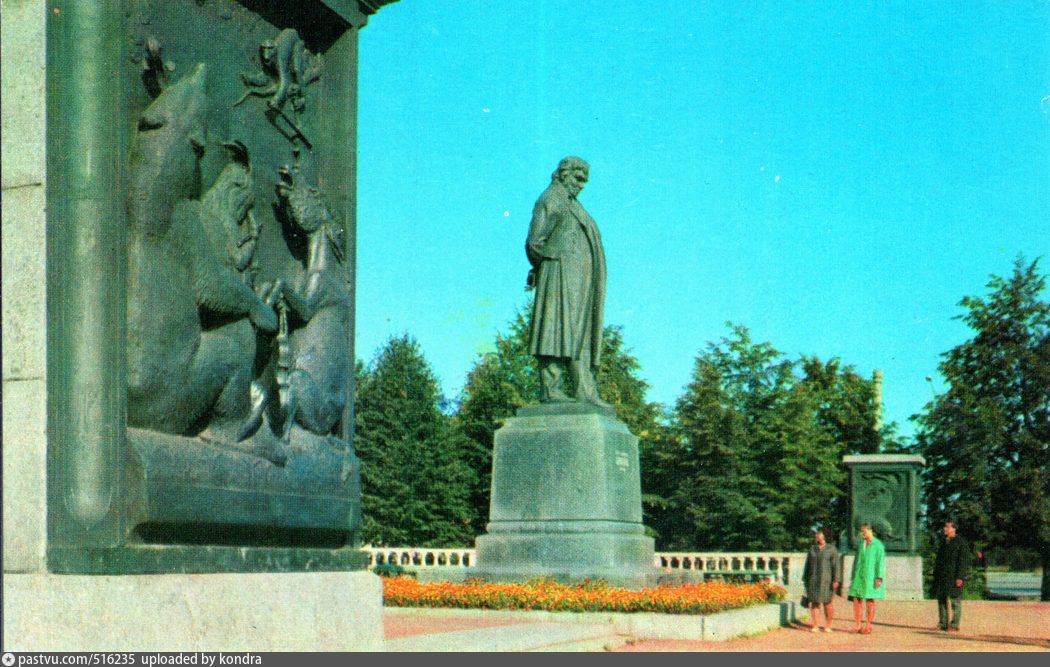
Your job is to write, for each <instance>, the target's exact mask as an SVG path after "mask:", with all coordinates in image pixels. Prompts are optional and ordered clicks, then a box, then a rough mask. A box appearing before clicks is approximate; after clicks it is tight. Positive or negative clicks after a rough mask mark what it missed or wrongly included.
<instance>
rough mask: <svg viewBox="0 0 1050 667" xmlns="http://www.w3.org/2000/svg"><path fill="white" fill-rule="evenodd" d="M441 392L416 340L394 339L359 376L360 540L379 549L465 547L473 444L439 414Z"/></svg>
mask: <svg viewBox="0 0 1050 667" xmlns="http://www.w3.org/2000/svg"><path fill="white" fill-rule="evenodd" d="M440 399H441V395H440V391H439V390H438V384H437V380H436V378H435V377H434V374H433V372H432V371H431V369H430V367H429V365H428V364H427V362H426V359H425V358H424V357H423V354H422V352H421V351H420V349H419V345H418V343H416V341H415V340H413V339H412V338H411V337H409V336H407V335H404V336H400V337H394V338H391V339H390V340H389V341H387V343H386V345H385V346H384V347H383V348H382V349H381V350H380V351H379V352H378V353H377V355H376V357H375V359H374V360H373V361H372V362H371V363H370V364H369V365H368V366H367V367H366V368H363V369H361V370H360V371H359V373H358V386H357V392H356V396H355V434H354V445H355V447H356V449H357V454H358V456H359V458H360V459H361V483H362V497H363V508H362V509H363V515H364V517H363V522H362V523H363V525H362V537H363V539H364V540H365V541H366V542H371V543H373V544H382V545H420V546H463V545H466V544H468V543H469V542H470V538H471V537H472V531H471V530H470V524H471V520H472V518H473V516H472V513H471V507H470V502H469V498H470V492H471V490H472V489H473V487H474V486H475V485H476V477H475V474H474V472H473V470H472V468H471V467H470V466H469V465H468V464H467V462H466V461H465V458H466V453H465V450H466V449H467V448H468V447H469V446H470V445H471V444H472V443H469V442H467V441H465V439H463V438H462V437H460V435H459V434H458V433H457V431H456V430H455V429H454V428H453V426H452V424H451V421H450V419H449V418H448V417H447V416H445V415H443V414H442V413H441V411H440V409H439V407H438V406H439V404H440Z"/></svg>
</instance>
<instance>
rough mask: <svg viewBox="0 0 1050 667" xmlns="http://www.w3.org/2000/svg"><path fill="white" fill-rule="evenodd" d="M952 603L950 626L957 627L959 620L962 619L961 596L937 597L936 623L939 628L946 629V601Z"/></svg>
mask: <svg viewBox="0 0 1050 667" xmlns="http://www.w3.org/2000/svg"><path fill="white" fill-rule="evenodd" d="M949 601H951V603H952V620H951V627H953V628H955V629H956V630H958V629H959V621H961V620H962V598H961V597H958V598H953V597H943V598H937V616H938V623H937V624H938V625H939V626H940V628H941V630H947V629H948V625H949V624H948V602H949Z"/></svg>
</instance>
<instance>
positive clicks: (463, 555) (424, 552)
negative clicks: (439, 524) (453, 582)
mask: <svg viewBox="0 0 1050 667" xmlns="http://www.w3.org/2000/svg"><path fill="white" fill-rule="evenodd" d="M361 550H362V551H365V552H367V553H368V569H370V570H371V569H373V568H375V567H376V566H377V565H388V564H389V565H400V566H401V567H413V568H421V567H473V565H474V563H475V562H476V561H477V553H478V552H477V551H475V550H474V549H428V548H426V547H373V546H365V547H362V549H361Z"/></svg>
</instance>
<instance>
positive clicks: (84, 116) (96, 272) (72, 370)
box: [0, 0, 389, 651]
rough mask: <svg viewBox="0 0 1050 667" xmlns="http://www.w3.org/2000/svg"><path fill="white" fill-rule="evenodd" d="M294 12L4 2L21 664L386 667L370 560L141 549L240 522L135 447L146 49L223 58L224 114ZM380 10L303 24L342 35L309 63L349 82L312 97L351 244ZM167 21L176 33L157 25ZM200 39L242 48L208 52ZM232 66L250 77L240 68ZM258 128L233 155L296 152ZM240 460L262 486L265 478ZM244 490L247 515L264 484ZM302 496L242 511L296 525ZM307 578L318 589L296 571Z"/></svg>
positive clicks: (315, 8) (10, 498)
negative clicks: (133, 216)
mask: <svg viewBox="0 0 1050 667" xmlns="http://www.w3.org/2000/svg"><path fill="white" fill-rule="evenodd" d="M277 4H281V3H277ZM277 4H275V3H239V2H236V1H235V0H213V1H212V2H209V3H179V4H178V5H177V6H176V4H175V3H164V2H154V3H151V2H146V1H143V2H136V3H130V2H120V1H119V0H117V1H112V0H111V1H105V2H104V1H102V0H77V2H66V3H49V2H43V1H41V0H10V1H7V0H5V2H4V4H3V11H2V13H0V25H2V36H3V38H2V42H3V45H4V48H3V50H2V57H3V65H2V69H3V78H2V95H0V101H2V104H3V113H2V118H3V131H2V140H3V160H2V167H3V172H2V173H3V200H4V205H3V208H2V212H3V225H2V236H3V240H2V250H3V273H4V281H3V299H2V302H3V319H2V322H3V340H4V345H3V398H4V400H3V402H2V409H3V428H4V433H3V454H4V466H3V487H4V507H3V512H4V522H3V531H4V534H3V550H4V551H3V556H4V559H3V563H4V578H3V602H4V614H3V624H4V625H3V630H4V632H3V635H4V638H5V646H4V649H5V650H11V651H56V650H62V651H92V650H95V651H97V650H108V651H127V650H140V651H173V650H186V651H195V650H197V651H200V650H206V651H244V650H252V651H260V650H271V651H272V650H304V651H305V650H361V649H365V650H377V649H379V648H380V647H381V641H382V619H381V614H382V609H381V607H382V602H381V595H382V593H381V583H380V581H379V580H378V578H377V577H375V576H374V575H371V574H369V573H366V572H364V571H361V569H360V568H361V567H363V562H362V561H361V559H360V558H356V557H354V556H352V555H351V556H349V557H345V556H343V555H341V552H345V551H347V550H346V549H330V548H324V547H323V546H322V547H316V548H313V549H306V550H300V549H295V548H294V547H286V548H283V549H268V548H265V545H254V546H255V547H256V548H254V549H253V548H252V546H253V545H235V546H231V545H229V544H227V545H225V546H221V547H220V546H216V545H214V544H208V543H205V544H191V543H188V542H186V541H183V542H180V543H165V544H157V543H149V544H144V543H143V541H142V536H141V535H140V534H138V533H136V532H135V530H134V528H135V523H136V522H137V521H142V520H143V519H144V518H148V517H149V516H150V515H151V513H154V512H156V511H157V509H158V508H163V507H165V506H166V507H167V508H168V509H167V510H165V511H169V512H172V513H177V512H183V511H185V512H189V513H190V515H192V516H193V517H197V518H198V520H199V517H200V516H201V514H202V512H205V511H213V510H214V509H218V510H219V511H222V510H223V509H224V508H223V507H221V506H220V507H214V508H202V507H194V506H192V505H189V504H187V503H183V502H182V497H179V496H173V495H171V494H170V491H172V490H173V489H174V488H175V487H173V486H171V485H168V486H166V487H164V488H161V487H158V488H155V489H152V490H151V486H150V485H152V484H156V478H157V477H158V476H161V477H162V476H163V475H164V474H165V473H170V474H171V475H172V477H173V478H174V477H176V476H178V475H180V474H182V473H184V472H185V470H184V469H182V468H179V467H178V466H175V465H170V462H169V465H166V466H157V468H156V470H152V471H150V474H148V475H147V474H145V473H144V471H143V469H144V464H143V460H142V458H141V457H140V455H139V454H138V453H136V451H135V450H134V448H133V447H131V444H132V443H131V438H130V437H129V431H128V429H127V428H126V415H127V408H126V406H127V390H126V374H127V373H126V353H125V349H126V347H127V344H126V341H127V335H126V330H127V325H126V319H125V318H126V291H127V290H126V287H125V286H126V284H127V279H126V275H127V273H126V266H127V248H126V238H127V237H126V233H127V215H126V200H127V188H128V184H127V176H128V145H129V132H134V131H135V130H134V128H135V127H136V125H137V124H138V123H137V121H138V114H139V113H140V112H141V111H142V109H141V107H142V104H143V103H142V99H143V96H144V93H143V92H142V90H141V88H142V85H143V62H142V47H143V43H144V40H143V39H141V37H142V36H144V35H146V34H149V35H150V36H154V37H159V38H161V39H160V41H161V42H162V43H163V46H164V47H165V48H166V51H165V57H166V58H167V59H168V60H169V61H170V66H171V67H170V70H166V71H170V72H171V82H172V83H174V82H175V81H177V80H179V79H181V78H183V77H184V76H185V75H186V74H187V73H189V72H190V71H191V68H192V66H193V65H194V64H195V63H196V62H204V61H205V60H208V61H209V64H210V65H211V70H210V71H212V72H217V71H218V70H219V68H218V67H216V66H215V65H216V64H221V65H223V66H224V68H225V69H226V71H227V72H228V74H229V76H226V77H217V78H216V79H214V80H213V81H212V86H211V92H213V93H214V92H215V91H219V92H221V93H223V94H226V95H227V96H228V95H229V94H231V90H232V88H233V87H239V86H241V85H242V84H241V83H240V81H241V80H240V78H239V76H238V72H239V71H240V70H242V69H247V68H248V67H249V66H250V65H251V62H252V61H251V56H252V55H254V52H255V51H257V50H258V48H259V44H260V41H259V40H260V39H266V38H272V37H273V36H275V35H277V33H278V30H279V29H281V28H285V27H288V23H287V22H288V21H289V20H290V19H288V16H287V15H286V14H282V13H281V12H282V11H283V10H281V9H276V10H275V9H273V7H277ZM384 4H389V3H388V2H386V1H385V0H361V1H358V0H331V1H323V0H314V1H307V0H304V1H303V2H300V3H294V7H292V9H290V10H288V11H293V10H294V11H299V12H307V11H311V12H314V14H312V15H311V16H317V17H325V18H326V20H324V21H307V20H302V21H299V23H300V24H304V25H306V26H307V28H314V29H315V30H317V31H318V33H317V34H316V35H310V41H311V46H314V45H317V46H314V48H317V49H323V48H327V49H328V54H329V55H330V59H329V60H330V62H331V63H332V69H331V70H330V71H329V72H328V76H327V77H325V78H324V79H323V82H322V83H320V84H318V85H317V86H315V88H317V91H318V92H317V93H314V98H315V99H316V98H320V100H319V104H318V108H319V109H320V110H321V111H322V112H323V115H324V117H325V118H332V119H334V120H332V121H331V122H329V123H317V124H316V125H315V127H316V128H317V135H315V137H314V140H315V141H316V142H318V143H319V144H320V143H322V142H323V143H324V145H323V151H324V155H323V156H322V158H321V159H320V160H319V162H320V164H319V166H317V168H316V172H317V174H319V175H320V177H322V181H323V182H321V183H320V185H321V186H322V187H323V188H325V189H326V191H327V192H329V193H331V195H332V200H333V203H334V206H335V208H336V210H337V215H341V216H342V217H343V220H344V223H345V227H346V229H347V233H348V235H350V236H351V237H352V234H353V205H354V204H353V199H352V195H353V191H354V189H355V181H354V179H355V165H354V164H353V154H354V141H355V136H356V115H355V111H356V49H357V31H358V30H359V29H360V28H362V27H363V26H364V25H365V22H366V20H367V17H368V15H370V14H372V13H374V12H375V11H377V10H378V9H379V8H380V7H381V6H382V5H384ZM245 5H250V6H251V7H254V8H255V10H258V11H259V12H262V13H264V14H265V15H262V14H260V15H259V16H255V15H254V11H255V10H253V9H249V8H248V7H246V6H245ZM271 5H273V7H271ZM282 7H283V5H282ZM289 7H291V4H289ZM125 10H134V11H128V12H126V11H125ZM154 10H157V11H166V12H169V14H166V15H161V16H162V18H160V19H158V17H157V16H152V15H150V16H152V18H150V16H147V14H149V13H150V12H153V11H154ZM249 14H252V15H251V16H249ZM132 16H134V19H133V18H132ZM165 16H166V17H167V18H163V17H165ZM172 16H174V17H175V18H172ZM147 19H150V20H147ZM195 21H196V23H194V22H195ZM184 24H190V25H191V26H192V27H191V29H189V30H187V29H185V26H184ZM223 26H225V28H224V27H223ZM231 26H232V27H231ZM205 28H206V29H207V30H211V31H212V33H211V34H215V33H216V32H221V33H222V34H223V36H225V37H227V38H228V39H211V40H208V39H207V38H206V36H205V35H206V34H207V30H203V29H205ZM307 28H304V30H306V29H307ZM199 29H200V30H199ZM223 30H225V32H222V31H223ZM249 30H251V31H252V32H251V37H250V39H249V38H248V37H246V35H248V34H249V32H248V31H249ZM344 35H345V36H344ZM165 38H167V39H165ZM340 39H341V41H340ZM45 45H46V46H45ZM234 48H240V49H242V51H243V54H244V55H245V57H242V58H240V59H238V60H236V61H234V60H233V59H229V58H227V59H226V60H225V62H224V61H223V58H222V55H223V54H224V53H227V52H229V51H231V50H233V49H234ZM45 73H46V76H45ZM45 82H46V83H45ZM45 86H46V87H45ZM231 101H232V100H231ZM255 101H257V102H258V101H259V100H258V99H257V100H255ZM262 104H265V102H262ZM136 105H137V106H136ZM231 108H232V105H230V104H227V103H226V102H225V101H216V102H215V103H214V104H213V112H214V113H213V115H217V116H219V117H225V116H229V115H230V114H231V113H232V112H230V109H231ZM253 108H254V109H256V111H257V115H258V118H259V120H258V122H257V123H256V124H255V125H254V126H252V127H248V126H247V125H245V124H240V125H238V124H236V123H235V124H233V126H232V131H231V126H230V125H227V126H225V127H216V128H214V129H215V133H216V136H218V137H220V138H219V139H217V140H216V141H222V140H225V139H229V138H230V134H234V133H236V134H237V137H238V138H240V139H244V140H245V141H246V142H247V143H248V144H250V145H251V146H252V148H253V149H254V148H256V147H260V149H259V150H256V151H255V155H256V156H258V155H262V154H263V153H264V151H263V150H262V147H269V146H272V145H279V144H280V142H281V141H282V139H281V138H280V137H279V136H278V137H273V136H272V133H271V132H270V128H269V126H268V124H267V123H268V121H267V120H266V117H265V115H264V113H265V111H264V109H263V108H260V107H259V105H255V106H254V107H253ZM248 113H249V111H247V110H245V111H244V114H245V116H247V115H248ZM45 124H46V129H47V132H46V142H45ZM318 137H320V141H319V140H318ZM267 149H268V148H267ZM209 150H210V151H211V153H210V154H211V155H212V156H219V158H220V159H221V156H222V152H221V151H215V150H214V149H213V148H209ZM281 157H282V159H283V155H282V156H281ZM289 161H291V158H289ZM304 161H305V162H309V160H304ZM256 164H257V166H258V165H260V164H261V162H256ZM220 167H221V165H220ZM212 171H215V169H214V168H212ZM214 177H215V174H214V173H209V174H206V178H209V179H214ZM260 177H261V178H262V177H264V178H266V179H267V181H268V182H267V183H266V185H265V187H264V190H263V191H264V192H268V193H269V192H270V191H272V189H273V186H272V183H270V182H269V180H270V179H272V178H273V174H272V172H271V171H270V170H269V169H267V170H266V174H265V175H263V174H260ZM260 182H261V181H260ZM159 185H160V186H161V187H163V185H164V184H163V183H161V184H159ZM45 193H46V202H47V203H46V206H45ZM267 203H268V202H267V201H266V200H264V201H263V204H264V205H266V204H267ZM348 255H349V256H351V257H352V256H353V245H352V239H351V242H350V245H349V252H348ZM351 334H352V332H347V340H348V341H350V342H351V343H352V335H351ZM351 356H352V355H351ZM351 376H352V373H351ZM348 391H349V389H348ZM351 419H352V417H351V418H347V419H346V420H344V421H346V422H349V421H350V420H351ZM344 435H345V434H344ZM205 451H210V450H205ZM229 456H232V457H235V456H236V454H231V455H229ZM242 458H243V457H242ZM243 461H244V462H245V465H244V466H242V467H243V468H245V469H248V470H249V473H250V472H251V471H252V470H258V469H261V468H263V466H264V465H269V463H268V462H261V463H258V464H256V463H255V461H253V460H250V459H246V458H245V459H243ZM209 467H211V468H215V467H216V466H214V465H212V462H211V461H205V462H204V463H203V464H202V466H201V469H208V468H209ZM280 472H282V471H275V472H274V473H273V474H278V473H280ZM338 472H339V471H337V473H338ZM158 473H159V474H158ZM183 476H184V477H189V476H190V475H188V474H187V475H183ZM244 477H245V479H244V480H236V481H237V482H242V481H246V482H251V483H256V484H258V481H257V480H258V479H259V478H261V477H264V475H256V476H255V477H252V476H251V474H246V475H244ZM233 486H234V487H236V488H233V489H231V490H230V491H231V497H235V496H234V494H236V493H239V492H241V491H243V490H244V489H245V488H246V487H247V486H249V485H248V484H234V485H233ZM147 494H151V495H149V500H148V502H146V501H145V500H144V499H145V498H146V497H147ZM294 496H295V494H294V493H289V494H286V496H276V497H271V498H269V499H268V501H267V502H263V503H256V504H254V505H251V504H245V506H246V507H248V506H249V505H250V506H251V507H262V508H263V509H264V510H265V511H268V512H269V513H270V514H271V515H275V516H280V512H281V511H285V510H284V508H287V507H289V506H288V505H287V502H289V501H291V500H294ZM173 500H174V501H175V502H172V501H173ZM264 500H267V499H265V498H264ZM165 503H167V505H165ZM227 508H228V506H227ZM286 513H287V512H286ZM169 516H174V514H169ZM297 518H298V517H292V518H291V519H289V521H294V520H295V519H297ZM348 519H349V517H344V518H343V523H344V524H345V523H346V522H347V520H348ZM235 539H236V538H231V540H232V541H235ZM234 552H238V553H242V554H245V555H247V557H246V558H243V559H241V560H240V561H239V564H236V565H234V566H233V567H230V566H231V565H233V564H234V562H235V561H236V560H237V559H233V560H231V558H230V555H231V554H233V553H234ZM304 552H305V553H304ZM326 554H327V555H326ZM318 556H320V557H321V560H320V561H319V560H317V558H318ZM318 564H321V565H320V567H319V566H318ZM292 569H295V570H302V571H301V572H297V573H295V574H289V573H287V572H286V571H287V570H292ZM320 570H331V571H320ZM347 570H357V571H347ZM58 572H71V573H70V574H59V573H58ZM85 572H93V573H94V574H91V575H86V574H83V573H85ZM125 572H136V573H138V574H133V575H130V574H124V573H125Z"/></svg>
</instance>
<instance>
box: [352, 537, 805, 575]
mask: <svg viewBox="0 0 1050 667" xmlns="http://www.w3.org/2000/svg"><path fill="white" fill-rule="evenodd" d="M363 551H366V552H368V554H369V562H368V565H369V569H373V568H375V567H377V566H379V565H386V564H391V565H399V566H401V567H405V568H413V569H416V568H430V567H453V568H470V567H473V566H474V565H475V564H476V562H477V551H475V550H474V549H428V548H424V547H372V546H366V547H363ZM805 558H806V554H804V553H793V552H779V551H778V552H741V553H719V552H699V553H698V552H684V551H681V552H680V551H665V552H657V553H656V554H655V556H654V558H653V565H654V566H656V567H658V568H661V569H663V570H668V571H671V572H676V571H682V572H689V571H692V572H697V573H711V574H712V575H714V574H721V575H733V574H748V575H752V576H756V575H758V576H761V575H763V574H766V573H768V576H769V578H770V579H772V580H773V581H774V582H776V583H778V584H798V583H800V581H799V580H800V579H801V578H802V565H803V564H804V563H805ZM704 576H709V575H704Z"/></svg>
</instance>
